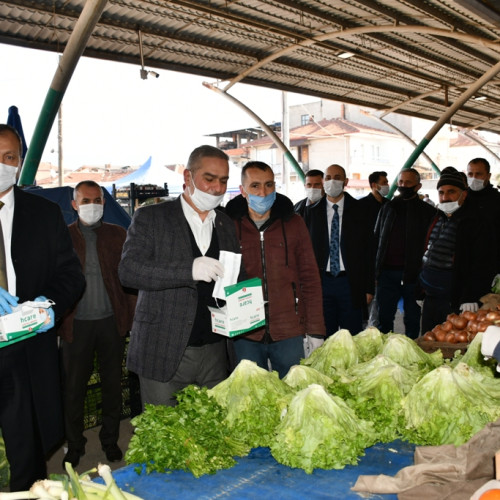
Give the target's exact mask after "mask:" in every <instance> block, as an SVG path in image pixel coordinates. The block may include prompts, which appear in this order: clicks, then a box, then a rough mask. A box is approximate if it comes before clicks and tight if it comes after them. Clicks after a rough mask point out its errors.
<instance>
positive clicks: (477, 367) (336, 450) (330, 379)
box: [126, 328, 500, 477]
mask: <svg viewBox="0 0 500 500" xmlns="http://www.w3.org/2000/svg"><path fill="white" fill-rule="evenodd" d="M481 338H482V335H481V334H478V335H477V336H476V338H475V339H474V341H473V342H472V343H471V344H470V346H469V349H468V351H467V352H466V354H465V355H461V354H460V353H459V352H457V353H456V355H455V358H454V359H453V360H451V361H449V360H446V361H445V360H443V356H442V353H441V351H439V350H438V351H436V352H434V353H432V354H428V353H426V352H424V351H423V350H422V349H421V348H420V347H419V346H418V345H417V344H416V343H415V342H414V341H413V340H411V339H409V338H408V337H406V336H404V335H399V334H392V333H391V334H382V333H380V332H379V331H378V330H377V329H376V328H368V329H366V330H365V331H364V332H361V333H359V334H358V335H357V336H354V337H353V336H352V335H351V334H350V333H349V331H347V330H339V331H338V332H337V333H336V334H334V335H332V336H331V337H330V338H328V339H327V340H326V341H325V343H324V344H323V346H322V347H320V348H318V349H316V350H315V351H314V352H313V353H312V354H311V356H310V357H309V358H307V359H303V360H302V361H301V364H300V365H297V366H293V367H292V368H291V369H290V371H289V372H288V374H287V375H286V376H285V377H284V378H283V380H280V378H279V376H278V374H277V373H276V372H271V371H268V370H264V369H262V368H259V367H258V366H257V365H256V364H255V363H254V362H251V361H245V360H244V361H242V362H241V363H240V364H239V365H238V366H237V367H236V369H235V370H234V371H233V373H232V374H231V375H230V377H228V378H227V379H226V380H224V381H223V382H221V383H220V384H218V385H217V386H215V387H214V388H212V389H210V390H206V389H200V388H198V387H196V386H189V387H188V388H186V389H185V390H184V391H182V392H181V393H179V394H178V401H179V404H178V406H176V407H161V406H158V407H154V406H148V407H147V408H146V411H145V413H144V414H142V415H140V416H139V417H136V418H135V419H134V420H133V421H132V423H133V425H135V426H136V430H135V435H134V436H133V438H132V440H131V442H130V447H129V450H128V451H127V454H126V460H127V462H128V463H138V464H144V466H145V469H146V471H147V472H150V471H151V470H158V471H165V470H169V469H183V470H190V471H192V472H193V474H194V475H195V476H196V477H198V476H199V475H201V474H209V473H213V472H215V471H216V470H218V469H222V468H227V467H231V466H232V465H234V464H235V460H234V457H237V456H243V455H246V454H247V453H248V452H249V450H250V449H251V448H253V447H259V446H262V447H269V448H270V449H271V453H272V455H273V456H274V458H275V459H276V460H277V461H278V462H280V463H282V464H284V465H287V466H291V467H300V468H302V469H304V470H305V471H306V472H307V473H310V472H312V471H313V470H314V469H315V468H323V469H331V468H336V469H340V468H342V467H344V466H345V465H347V464H355V463H357V460H358V458H359V457H360V456H362V455H363V454H364V450H365V448H366V447H369V446H371V445H372V444H374V443H376V442H391V441H393V440H395V439H404V440H407V441H409V442H412V443H414V444H419V445H441V444H454V445H460V444H462V443H464V442H466V441H467V440H468V439H470V438H471V437H472V436H473V435H474V434H475V433H476V432H478V431H479V430H481V429H482V428H484V426H485V425H486V424H487V423H489V422H492V421H494V420H496V419H498V418H500V378H499V377H498V374H496V372H495V363H494V362H493V361H485V360H484V358H483V356H482V355H481Z"/></svg>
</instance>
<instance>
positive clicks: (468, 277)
mask: <svg viewBox="0 0 500 500" xmlns="http://www.w3.org/2000/svg"><path fill="white" fill-rule="evenodd" d="M437 189H438V196H439V205H438V209H439V210H438V211H437V214H436V216H435V217H434V219H433V221H432V222H431V225H430V227H429V231H428V234H427V245H426V250H425V253H424V257H423V259H422V270H421V272H420V283H421V285H422V288H423V289H424V291H425V299H424V306H423V310H422V332H427V331H429V330H432V328H433V327H434V326H436V325H437V324H439V323H442V322H443V321H445V320H446V316H447V315H448V314H449V313H451V312H457V313H458V312H463V311H477V309H478V300H479V298H480V297H482V296H483V295H484V294H486V293H488V292H489V290H490V287H491V282H492V279H493V277H494V275H495V269H496V265H495V264H496V262H495V256H496V255H497V254H496V251H497V250H496V249H497V242H496V238H495V236H494V235H492V234H491V227H492V223H491V221H490V220H489V219H488V218H486V217H485V216H484V214H481V215H479V212H478V211H477V210H475V209H474V208H471V207H469V206H467V205H464V201H465V199H466V197H467V194H468V192H467V179H466V177H465V175H464V174H463V173H461V172H458V171H457V170H456V169H455V168H453V167H446V168H445V169H444V170H443V171H442V172H441V177H440V179H439V181H438V183H437Z"/></svg>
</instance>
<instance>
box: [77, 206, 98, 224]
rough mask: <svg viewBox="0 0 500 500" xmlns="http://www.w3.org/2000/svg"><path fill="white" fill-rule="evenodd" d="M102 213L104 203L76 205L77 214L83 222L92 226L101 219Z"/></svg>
mask: <svg viewBox="0 0 500 500" xmlns="http://www.w3.org/2000/svg"><path fill="white" fill-rule="evenodd" d="M103 213H104V205H101V204H100V203H88V204H86V205H80V206H79V207H78V215H79V216H80V219H82V221H83V222H84V223H85V224H88V225H89V226H92V225H93V224H95V223H96V222H98V221H100V220H101V219H102V214H103Z"/></svg>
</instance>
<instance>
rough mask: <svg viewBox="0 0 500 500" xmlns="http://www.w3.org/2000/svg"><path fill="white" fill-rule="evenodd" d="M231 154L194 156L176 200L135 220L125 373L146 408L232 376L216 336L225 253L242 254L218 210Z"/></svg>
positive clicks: (127, 270)
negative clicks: (214, 315)
mask: <svg viewBox="0 0 500 500" xmlns="http://www.w3.org/2000/svg"><path fill="white" fill-rule="evenodd" d="M228 178H229V163H228V156H227V155H226V153H224V151H221V150H220V149H217V148H215V147H213V146H208V145H206V146H200V147H198V148H196V149H194V150H193V151H192V153H191V155H190V156H189V159H188V162H187V168H186V170H185V171H184V183H185V189H184V192H183V193H182V195H181V196H180V197H179V198H177V199H176V200H173V201H167V202H164V203H159V204H157V205H150V206H147V207H142V208H140V209H139V210H137V211H136V212H135V214H134V218H133V219H132V224H131V225H130V227H129V229H128V233H127V239H126V241H125V245H124V247H123V254H122V260H121V262H120V266H119V276H120V280H121V282H122V284H123V285H124V286H127V287H131V288H136V289H138V290H139V295H138V299H137V307H136V310H135V316H134V322H133V325H132V332H131V334H130V343H129V348H128V354H127V368H128V369H129V370H130V371H132V372H134V373H137V375H138V376H139V383H140V388H141V399H142V404H143V405H145V404H147V403H149V404H154V405H159V404H163V405H170V406H174V405H175V404H176V398H175V396H174V394H175V393H176V392H178V391H180V390H181V389H183V388H184V387H186V386H188V385H190V384H196V385H198V386H205V387H209V388H211V387H213V386H214V385H217V384H218V383H219V382H221V381H222V380H224V379H225V378H226V377H227V375H228V369H229V366H228V352H227V343H226V338H225V337H223V336H222V335H217V334H215V333H213V332H212V324H211V319H210V311H209V309H208V307H207V306H214V307H216V306H217V304H216V303H215V299H214V298H213V297H212V293H213V289H214V285H215V281H216V280H217V279H218V278H219V277H223V275H224V267H223V266H222V264H221V263H220V262H219V254H220V251H222V250H225V251H228V252H233V253H241V252H240V245H239V243H238V240H237V239H236V233H235V230H234V224H233V222H232V221H231V220H230V219H229V218H228V217H227V216H226V215H225V214H224V213H222V212H221V211H219V210H215V209H216V208H217V207H218V206H219V205H220V203H221V201H222V198H223V197H224V194H225V192H226V187H227V180H228Z"/></svg>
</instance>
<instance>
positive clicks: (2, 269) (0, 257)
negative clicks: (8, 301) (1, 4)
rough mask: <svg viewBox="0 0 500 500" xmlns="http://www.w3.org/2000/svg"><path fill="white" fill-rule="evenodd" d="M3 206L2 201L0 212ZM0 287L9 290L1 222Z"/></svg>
mask: <svg viewBox="0 0 500 500" xmlns="http://www.w3.org/2000/svg"><path fill="white" fill-rule="evenodd" d="M3 206H4V203H3V201H0V210H2V208H3ZM0 287H2V288H3V289H4V290H7V291H8V290H9V285H8V282H7V263H6V260H5V245H4V241H3V232H2V222H1V221H0Z"/></svg>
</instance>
